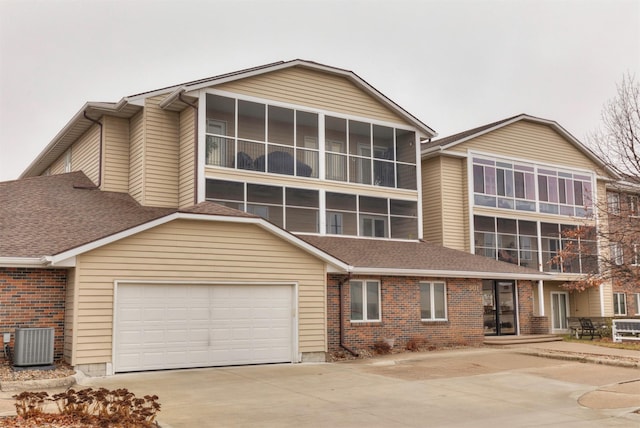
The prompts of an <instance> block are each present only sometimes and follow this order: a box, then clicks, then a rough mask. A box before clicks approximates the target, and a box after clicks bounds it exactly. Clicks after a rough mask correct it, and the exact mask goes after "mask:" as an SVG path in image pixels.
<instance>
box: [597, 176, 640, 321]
mask: <svg viewBox="0 0 640 428" xmlns="http://www.w3.org/2000/svg"><path fill="white" fill-rule="evenodd" d="M639 203H640V189H639V188H638V184H637V179H635V178H634V177H631V176H628V177H622V179H620V180H617V181H614V182H611V183H608V184H607V200H606V204H605V205H603V207H604V209H603V211H605V212H606V213H607V221H608V224H607V226H608V228H607V230H606V232H605V233H604V235H605V237H606V238H607V240H608V241H609V242H610V257H609V258H608V259H607V260H605V263H604V264H605V266H604V270H605V274H606V275H607V276H609V277H610V278H611V282H612V289H613V290H612V291H613V316H614V317H623V318H632V317H638V316H640V284H639V283H638V282H637V278H638V273H639V271H640V258H639V257H640V255H639V254H638V251H639V250H640V211H639V209H640V204H639Z"/></svg>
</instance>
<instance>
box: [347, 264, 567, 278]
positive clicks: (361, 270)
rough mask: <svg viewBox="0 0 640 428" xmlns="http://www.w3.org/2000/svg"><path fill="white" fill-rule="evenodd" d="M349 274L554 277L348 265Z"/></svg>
mask: <svg viewBox="0 0 640 428" xmlns="http://www.w3.org/2000/svg"><path fill="white" fill-rule="evenodd" d="M348 272H349V274H354V275H383V276H384V275H388V276H434V277H441V278H479V279H487V278H492V279H521V280H550V279H555V278H556V277H555V276H554V275H552V274H548V273H544V272H539V273H531V274H527V273H508V272H478V271H460V270H430V269H394V268H367V267H353V266H349V269H348Z"/></svg>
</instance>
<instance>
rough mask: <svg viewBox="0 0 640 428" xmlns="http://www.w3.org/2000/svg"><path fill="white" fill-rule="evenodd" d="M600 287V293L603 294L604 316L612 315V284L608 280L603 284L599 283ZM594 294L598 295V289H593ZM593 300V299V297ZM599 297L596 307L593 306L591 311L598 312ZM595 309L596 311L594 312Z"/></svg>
mask: <svg viewBox="0 0 640 428" xmlns="http://www.w3.org/2000/svg"><path fill="white" fill-rule="evenodd" d="M600 288H602V295H603V296H604V298H603V301H604V316H605V317H612V316H613V286H612V284H611V282H610V281H607V282H605V283H604V284H601V285H600ZM593 292H594V294H595V293H598V296H599V295H600V290H597V289H594V290H593ZM594 300H595V299H594ZM599 303H600V299H599V298H598V306H597V308H595V307H593V309H592V310H593V311H594V312H593V313H598V314H599V313H600V304H599ZM596 310H597V312H595V311H596Z"/></svg>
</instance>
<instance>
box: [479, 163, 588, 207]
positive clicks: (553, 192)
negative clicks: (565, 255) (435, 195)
mask: <svg viewBox="0 0 640 428" xmlns="http://www.w3.org/2000/svg"><path fill="white" fill-rule="evenodd" d="M473 188H474V203H475V204H476V205H480V206H486V207H495V208H504V209H512V210H519V211H532V212H535V211H536V210H537V211H539V212H541V213H548V214H560V215H566V216H578V217H585V216H587V215H589V214H590V213H591V209H592V201H591V194H592V183H591V177H590V176H587V175H584V174H578V173H572V172H567V171H561V170H555V169H549V168H541V167H537V166H536V165H529V164H524V163H519V162H508V161H500V160H495V159H484V158H479V157H474V158H473ZM536 191H537V193H536Z"/></svg>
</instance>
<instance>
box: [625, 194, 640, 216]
mask: <svg viewBox="0 0 640 428" xmlns="http://www.w3.org/2000/svg"><path fill="white" fill-rule="evenodd" d="M627 206H628V208H629V217H638V216H640V212H638V210H639V209H640V207H639V206H638V195H627Z"/></svg>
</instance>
